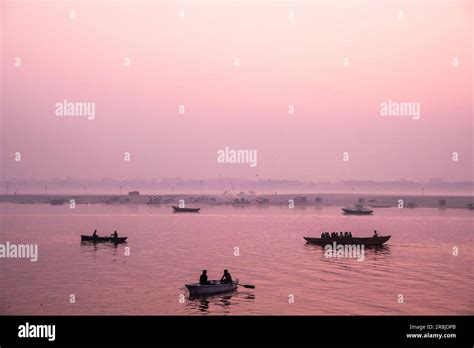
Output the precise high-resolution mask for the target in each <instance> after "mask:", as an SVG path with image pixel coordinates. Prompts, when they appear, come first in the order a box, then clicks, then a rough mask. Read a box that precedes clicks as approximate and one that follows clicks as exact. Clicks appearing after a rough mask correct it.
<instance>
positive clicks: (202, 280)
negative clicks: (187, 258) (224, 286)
mask: <svg viewBox="0 0 474 348" xmlns="http://www.w3.org/2000/svg"><path fill="white" fill-rule="evenodd" d="M199 284H200V285H209V284H210V282H209V281H208V280H207V269H204V270H202V274H201V276H200V277H199Z"/></svg>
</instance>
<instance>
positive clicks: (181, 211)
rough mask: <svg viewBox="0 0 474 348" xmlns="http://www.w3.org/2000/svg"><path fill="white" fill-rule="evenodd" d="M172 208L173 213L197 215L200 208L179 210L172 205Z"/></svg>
mask: <svg viewBox="0 0 474 348" xmlns="http://www.w3.org/2000/svg"><path fill="white" fill-rule="evenodd" d="M172 207H173V211H174V212H175V213H199V210H201V208H180V207H177V206H176V205H172Z"/></svg>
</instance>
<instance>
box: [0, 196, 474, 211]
mask: <svg viewBox="0 0 474 348" xmlns="http://www.w3.org/2000/svg"><path fill="white" fill-rule="evenodd" d="M71 200H74V203H75V204H110V205H122V204H128V205H133V204H145V205H147V204H148V205H156V206H159V205H164V206H166V205H171V204H178V203H179V201H180V200H184V202H185V204H186V205H189V206H206V205H234V206H239V207H245V206H282V205H288V204H289V203H290V200H293V203H294V206H295V207H311V206H314V207H325V206H353V205H354V204H356V203H359V202H360V203H362V204H364V205H365V206H368V207H373V208H379V209H383V208H398V205H399V200H403V204H404V207H406V206H407V205H408V204H409V203H410V204H411V205H412V207H415V208H416V207H420V208H451V209H472V206H473V203H474V199H473V197H472V196H469V195H465V196H456V195H413V194H412V195H410V194H399V195H397V194H363V193H357V194H356V193H354V194H352V193H320V194H315V193H311V194H301V193H293V194H261V195H259V194H250V193H247V194H237V195H231V194H226V195H216V194H202V195H200V194H139V195H128V194H123V195H116V194H115V195H114V194H90V195H77V194H51V195H46V194H16V195H15V194H10V195H0V203H16V204H51V205H63V204H69V203H70V201H71Z"/></svg>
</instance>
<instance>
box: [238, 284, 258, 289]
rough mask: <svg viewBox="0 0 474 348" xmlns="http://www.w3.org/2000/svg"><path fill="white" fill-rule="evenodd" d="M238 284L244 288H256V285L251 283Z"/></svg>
mask: <svg viewBox="0 0 474 348" xmlns="http://www.w3.org/2000/svg"><path fill="white" fill-rule="evenodd" d="M237 285H238V286H243V287H244V288H247V289H255V285H251V284H237Z"/></svg>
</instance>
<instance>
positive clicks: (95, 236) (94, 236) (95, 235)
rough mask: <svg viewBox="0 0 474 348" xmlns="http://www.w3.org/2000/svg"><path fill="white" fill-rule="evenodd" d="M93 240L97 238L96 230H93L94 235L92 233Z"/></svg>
mask: <svg viewBox="0 0 474 348" xmlns="http://www.w3.org/2000/svg"><path fill="white" fill-rule="evenodd" d="M92 237H93V238H97V230H94V233H92Z"/></svg>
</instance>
